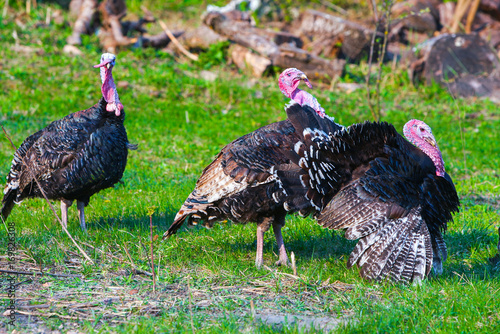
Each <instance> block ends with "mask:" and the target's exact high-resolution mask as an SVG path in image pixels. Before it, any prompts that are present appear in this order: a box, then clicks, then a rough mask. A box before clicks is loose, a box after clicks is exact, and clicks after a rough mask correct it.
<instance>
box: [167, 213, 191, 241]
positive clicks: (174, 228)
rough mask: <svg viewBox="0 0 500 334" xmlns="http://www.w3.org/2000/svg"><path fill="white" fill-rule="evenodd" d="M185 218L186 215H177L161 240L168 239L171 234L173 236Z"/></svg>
mask: <svg viewBox="0 0 500 334" xmlns="http://www.w3.org/2000/svg"><path fill="white" fill-rule="evenodd" d="M187 217H188V215H185V214H180V215H179V214H177V216H176V217H175V219H174V222H173V223H172V225H170V227H169V228H168V230H167V231H166V232H165V233H164V234H163V238H162V240H165V239H168V238H170V237H171V236H172V235H173V234H175V233H176V232H177V230H178V229H179V228H180V227H181V226H182V224H184V221H185V220H186V218H187Z"/></svg>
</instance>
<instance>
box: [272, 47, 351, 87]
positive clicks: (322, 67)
mask: <svg viewBox="0 0 500 334" xmlns="http://www.w3.org/2000/svg"><path fill="white" fill-rule="evenodd" d="M279 51H280V52H279V53H278V54H277V55H276V56H275V57H273V58H272V62H273V65H274V66H278V67H281V68H288V67H296V68H299V69H300V70H301V71H302V72H304V73H305V74H306V75H307V76H308V77H309V78H314V79H329V80H332V79H333V78H336V77H339V76H342V74H343V72H344V68H345V63H346V62H345V60H343V59H325V58H321V57H318V56H315V55H313V54H311V53H309V52H307V51H305V50H302V49H299V48H297V47H294V46H293V45H286V44H283V45H281V46H280V47H279Z"/></svg>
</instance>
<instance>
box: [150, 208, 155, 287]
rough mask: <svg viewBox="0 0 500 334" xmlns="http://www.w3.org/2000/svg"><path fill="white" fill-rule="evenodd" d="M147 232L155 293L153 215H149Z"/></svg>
mask: <svg viewBox="0 0 500 334" xmlns="http://www.w3.org/2000/svg"><path fill="white" fill-rule="evenodd" d="M149 231H150V237H151V240H150V241H151V247H150V249H151V271H152V272H153V293H155V292H156V276H155V262H154V258H153V214H151V215H149Z"/></svg>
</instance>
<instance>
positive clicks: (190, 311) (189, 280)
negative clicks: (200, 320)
mask: <svg viewBox="0 0 500 334" xmlns="http://www.w3.org/2000/svg"><path fill="white" fill-rule="evenodd" d="M188 296H189V316H190V317H191V331H192V332H193V334H194V333H195V331H194V321H193V296H191V277H188Z"/></svg>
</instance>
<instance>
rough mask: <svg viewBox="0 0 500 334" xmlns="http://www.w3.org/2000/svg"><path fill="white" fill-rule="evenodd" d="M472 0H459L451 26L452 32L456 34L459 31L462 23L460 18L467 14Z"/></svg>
mask: <svg viewBox="0 0 500 334" xmlns="http://www.w3.org/2000/svg"><path fill="white" fill-rule="evenodd" d="M470 2H471V0H458V2H457V6H456V7H455V13H454V15H453V23H452V25H451V28H450V32H451V33H452V34H455V33H456V32H458V26H459V24H460V20H462V17H463V16H464V15H465V12H466V11H467V8H468V7H469V5H470Z"/></svg>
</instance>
